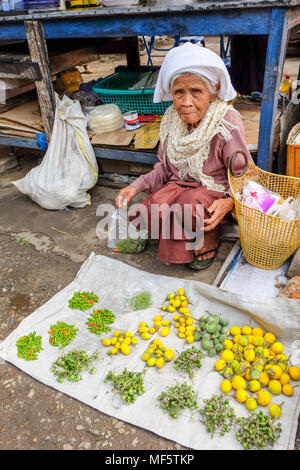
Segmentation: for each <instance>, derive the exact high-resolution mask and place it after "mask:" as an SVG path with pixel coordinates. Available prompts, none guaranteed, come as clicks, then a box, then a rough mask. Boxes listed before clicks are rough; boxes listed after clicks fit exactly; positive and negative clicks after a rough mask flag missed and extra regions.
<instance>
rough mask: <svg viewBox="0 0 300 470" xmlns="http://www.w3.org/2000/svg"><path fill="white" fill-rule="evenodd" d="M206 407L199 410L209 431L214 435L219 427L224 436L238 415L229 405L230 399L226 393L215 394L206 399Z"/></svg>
mask: <svg viewBox="0 0 300 470" xmlns="http://www.w3.org/2000/svg"><path fill="white" fill-rule="evenodd" d="M203 402H204V403H205V405H204V407H203V408H201V409H200V410H199V413H200V414H201V415H202V422H203V423H204V424H205V426H206V430H207V432H209V433H211V436H212V437H213V435H214V433H215V431H216V430H217V429H219V430H220V433H221V435H222V436H224V434H225V432H228V431H229V430H230V428H231V426H232V425H233V424H234V422H235V419H236V416H235V412H234V409H233V408H232V407H230V406H229V400H228V399H227V398H226V397H225V396H224V395H214V396H213V397H212V398H210V399H204V400H203Z"/></svg>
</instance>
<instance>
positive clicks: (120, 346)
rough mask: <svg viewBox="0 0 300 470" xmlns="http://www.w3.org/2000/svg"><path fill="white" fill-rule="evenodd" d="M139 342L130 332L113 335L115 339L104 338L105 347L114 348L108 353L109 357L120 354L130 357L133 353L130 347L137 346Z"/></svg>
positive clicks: (116, 332)
mask: <svg viewBox="0 0 300 470" xmlns="http://www.w3.org/2000/svg"><path fill="white" fill-rule="evenodd" d="M137 342H138V339H137V337H136V336H133V334H132V333H131V332H130V331H125V332H122V331H119V330H117V331H115V332H114V333H113V337H112V338H111V339H110V338H104V339H103V340H102V344H103V346H106V347H108V346H112V348H111V349H110V350H109V351H108V353H107V354H108V355H109V356H115V355H117V354H118V353H119V352H121V353H122V354H124V355H125V356H128V354H130V352H131V349H130V346H131V345H132V346H135V345H136V344H137Z"/></svg>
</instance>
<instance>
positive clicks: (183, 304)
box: [180, 300, 188, 307]
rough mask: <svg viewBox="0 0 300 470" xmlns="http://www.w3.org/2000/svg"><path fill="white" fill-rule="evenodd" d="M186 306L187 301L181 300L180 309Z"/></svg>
mask: <svg viewBox="0 0 300 470" xmlns="http://www.w3.org/2000/svg"><path fill="white" fill-rule="evenodd" d="M187 306H188V301H187V300H183V301H182V302H181V304H180V307H187Z"/></svg>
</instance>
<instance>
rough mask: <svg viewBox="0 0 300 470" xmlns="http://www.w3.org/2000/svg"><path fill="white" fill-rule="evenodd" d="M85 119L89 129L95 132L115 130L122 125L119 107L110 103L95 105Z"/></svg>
mask: <svg viewBox="0 0 300 470" xmlns="http://www.w3.org/2000/svg"><path fill="white" fill-rule="evenodd" d="M87 121H88V128H89V130H90V131H93V132H96V133H97V134H102V133H103V132H110V131H115V130H117V129H121V127H123V126H124V121H123V116H122V112H121V110H120V108H119V107H118V106H117V105H116V104H112V103H109V104H101V105H99V106H96V108H95V109H93V110H92V111H91V112H90V113H89V114H88V115H87Z"/></svg>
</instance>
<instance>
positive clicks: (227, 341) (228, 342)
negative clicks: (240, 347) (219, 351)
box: [223, 339, 233, 349]
mask: <svg viewBox="0 0 300 470" xmlns="http://www.w3.org/2000/svg"><path fill="white" fill-rule="evenodd" d="M232 347H233V342H232V341H231V339H225V340H224V343H223V348H224V349H232Z"/></svg>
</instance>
